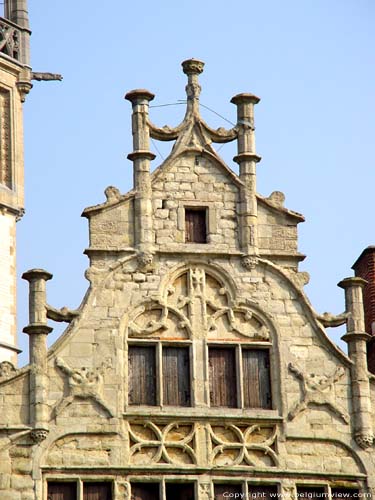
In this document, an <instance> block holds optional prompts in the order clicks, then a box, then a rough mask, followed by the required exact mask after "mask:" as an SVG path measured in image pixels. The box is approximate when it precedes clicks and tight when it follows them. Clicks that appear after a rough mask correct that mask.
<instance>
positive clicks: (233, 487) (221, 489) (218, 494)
mask: <svg viewBox="0 0 375 500" xmlns="http://www.w3.org/2000/svg"><path fill="white" fill-rule="evenodd" d="M214 493H215V494H214V499H215V500H226V499H227V498H241V497H240V496H234V495H239V494H240V493H242V486H241V485H240V484H215V487H214Z"/></svg>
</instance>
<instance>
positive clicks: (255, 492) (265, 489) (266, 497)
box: [249, 484, 311, 500]
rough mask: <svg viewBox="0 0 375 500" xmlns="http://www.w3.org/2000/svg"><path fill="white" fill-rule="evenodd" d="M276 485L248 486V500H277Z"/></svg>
mask: <svg viewBox="0 0 375 500" xmlns="http://www.w3.org/2000/svg"><path fill="white" fill-rule="evenodd" d="M276 495H277V486H276V485H269V484H265V485H259V484H257V485H253V484H249V498H251V499H252V500H258V499H259V500H274V499H275V498H277V496H276ZM310 500H311V499H310Z"/></svg>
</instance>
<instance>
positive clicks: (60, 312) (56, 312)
mask: <svg viewBox="0 0 375 500" xmlns="http://www.w3.org/2000/svg"><path fill="white" fill-rule="evenodd" d="M46 308H47V318H49V319H52V320H53V321H58V322H62V321H65V322H66V323H71V322H72V321H73V319H75V318H76V317H77V316H79V311H78V310H77V309H68V308H67V307H62V308H61V309H56V308H55V307H52V306H50V305H48V304H47V306H46Z"/></svg>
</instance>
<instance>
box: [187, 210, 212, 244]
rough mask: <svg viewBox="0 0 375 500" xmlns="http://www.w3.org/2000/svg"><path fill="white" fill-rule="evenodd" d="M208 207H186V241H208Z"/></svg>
mask: <svg viewBox="0 0 375 500" xmlns="http://www.w3.org/2000/svg"><path fill="white" fill-rule="evenodd" d="M206 217H207V209H206V208H204V207H203V208H185V243H207V224H206Z"/></svg>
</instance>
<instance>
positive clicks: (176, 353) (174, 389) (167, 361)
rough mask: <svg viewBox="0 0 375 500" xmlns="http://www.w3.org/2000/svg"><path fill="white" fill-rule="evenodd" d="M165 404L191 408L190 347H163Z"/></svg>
mask: <svg viewBox="0 0 375 500" xmlns="http://www.w3.org/2000/svg"><path fill="white" fill-rule="evenodd" d="M163 404H165V405H171V406H190V369H189V348H188V347H165V346H163Z"/></svg>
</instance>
